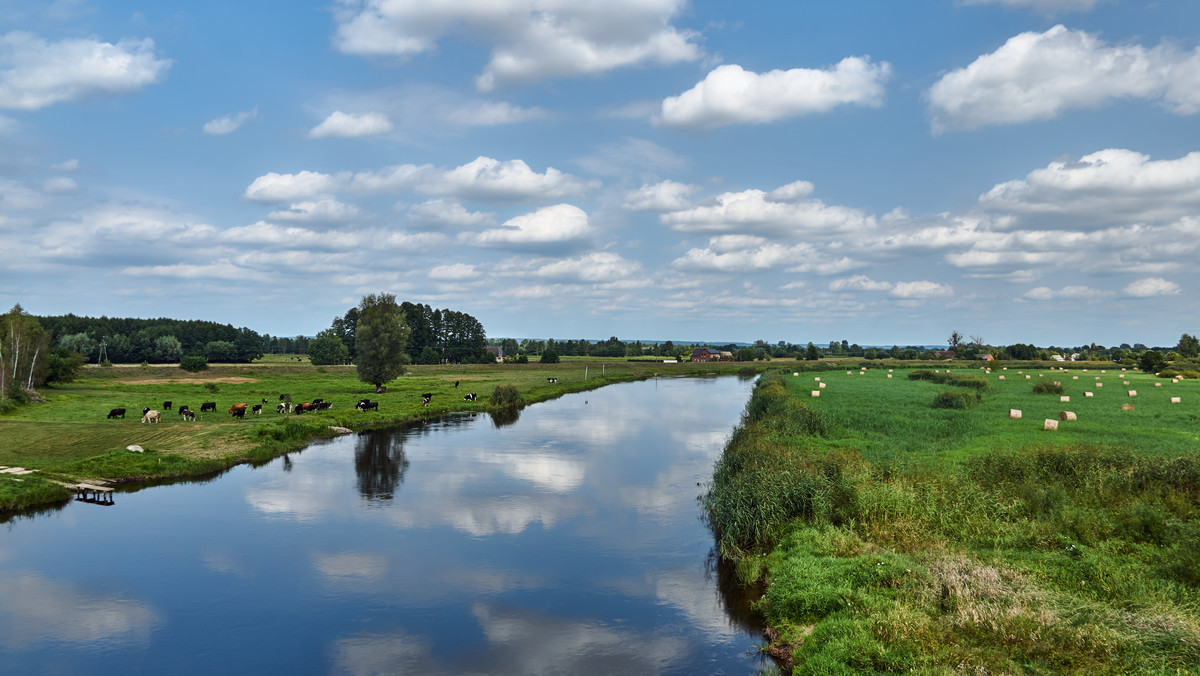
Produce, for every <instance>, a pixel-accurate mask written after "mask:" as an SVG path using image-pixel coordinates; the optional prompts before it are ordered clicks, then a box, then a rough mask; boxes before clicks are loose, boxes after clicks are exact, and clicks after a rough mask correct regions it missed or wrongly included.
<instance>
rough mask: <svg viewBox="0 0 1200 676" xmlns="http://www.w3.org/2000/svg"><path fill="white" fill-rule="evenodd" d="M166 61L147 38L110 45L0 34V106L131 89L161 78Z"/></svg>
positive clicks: (39, 104)
mask: <svg viewBox="0 0 1200 676" xmlns="http://www.w3.org/2000/svg"><path fill="white" fill-rule="evenodd" d="M171 63H172V62H171V61H170V60H169V59H160V58H158V57H157V56H155V53H154V40H151V39H149V38H146V39H143V40H133V39H124V40H120V41H119V42H117V43H116V44H115V45H114V44H112V43H110V42H101V41H99V40H96V39H94V38H78V39H69V40H61V41H58V42H48V41H46V40H45V39H44V38H41V37H39V36H37V35H33V34H31V33H23V32H12V33H8V34H5V35H2V36H0V108H12V109H17V110H40V109H42V108H45V107H46V106H49V105H53V104H55V103H61V102H64V101H76V100H79V99H84V98H88V97H91V96H118V95H121V94H132V93H134V92H137V91H140V90H141V89H143V88H144V87H146V86H149V85H152V84H155V83H157V82H161V81H162V79H163V78H165V77H166V75H167V70H168V69H170V67H171Z"/></svg>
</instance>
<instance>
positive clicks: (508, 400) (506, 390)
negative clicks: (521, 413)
mask: <svg viewBox="0 0 1200 676" xmlns="http://www.w3.org/2000/svg"><path fill="white" fill-rule="evenodd" d="M492 403H493V404H496V405H498V406H517V405H520V404H523V403H525V400H524V398H522V397H521V391H520V390H518V389H517V388H516V386H515V385H497V386H496V389H495V390H492Z"/></svg>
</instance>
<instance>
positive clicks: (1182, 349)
mask: <svg viewBox="0 0 1200 676" xmlns="http://www.w3.org/2000/svg"><path fill="white" fill-rule="evenodd" d="M1175 351H1176V352H1178V353H1179V354H1181V355H1183V356H1184V357H1187V358H1188V359H1195V358H1196V357H1200V338H1197V337H1195V336H1192V335H1189V334H1186V333H1185V334H1183V336H1181V337H1180V338H1179V344H1178V345H1176V346H1175Z"/></svg>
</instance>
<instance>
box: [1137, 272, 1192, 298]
mask: <svg viewBox="0 0 1200 676" xmlns="http://www.w3.org/2000/svg"><path fill="white" fill-rule="evenodd" d="M1181 292H1182V290H1181V289H1180V288H1179V285H1178V284H1176V283H1175V282H1170V281H1167V280H1165V279H1163V278H1161V277H1146V278H1145V279H1139V280H1137V281H1135V282H1133V283H1131V284H1130V285H1129V286H1127V287H1125V295H1126V296H1133V297H1134V298H1149V297H1151V296H1174V295H1178V294H1179V293H1181Z"/></svg>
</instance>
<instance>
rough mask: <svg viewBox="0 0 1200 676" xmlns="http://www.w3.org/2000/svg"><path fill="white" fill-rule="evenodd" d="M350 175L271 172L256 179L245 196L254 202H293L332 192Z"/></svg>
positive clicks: (312, 172)
mask: <svg viewBox="0 0 1200 676" xmlns="http://www.w3.org/2000/svg"><path fill="white" fill-rule="evenodd" d="M348 178H349V175H346V174H343V175H339V176H331V175H330V174H322V173H319V172H315V171H302V172H300V173H298V174H277V173H275V172H270V173H268V174H264V175H262V176H259V177H258V178H256V179H254V182H253V183H251V184H250V186H249V187H248V188H246V192H245V193H243V195H242V196H243V197H245V198H246V199H248V200H251V201H254V202H268V203H270V202H292V201H296V200H304V199H308V198H312V197H316V196H318V195H323V194H328V193H332V192H334V191H336V190H338V189H340V188H342V187H343V186H345V184H346V180H347V179H348Z"/></svg>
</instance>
